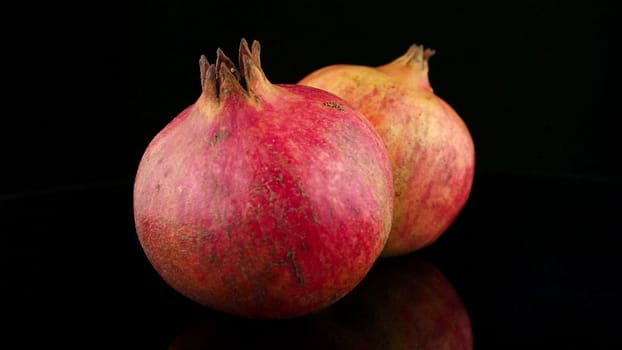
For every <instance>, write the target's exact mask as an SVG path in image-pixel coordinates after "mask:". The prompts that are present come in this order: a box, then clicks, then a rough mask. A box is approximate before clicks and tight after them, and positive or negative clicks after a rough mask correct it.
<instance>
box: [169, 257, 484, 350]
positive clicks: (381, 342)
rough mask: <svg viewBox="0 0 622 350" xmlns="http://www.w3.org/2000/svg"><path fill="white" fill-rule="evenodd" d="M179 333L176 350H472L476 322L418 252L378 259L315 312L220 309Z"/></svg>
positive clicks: (452, 288)
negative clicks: (266, 314)
mask: <svg viewBox="0 0 622 350" xmlns="http://www.w3.org/2000/svg"><path fill="white" fill-rule="evenodd" d="M203 321H204V322H202V323H201V324H199V325H196V326H195V327H193V328H190V329H187V330H185V331H184V332H182V333H181V334H179V335H178V336H177V337H176V338H175V339H174V340H173V342H172V343H171V344H170V347H169V349H170V350H173V349H175V350H180V349H183V350H192V349H217V348H227V349H240V348H247V347H250V346H252V347H258V348H261V347H263V346H265V347H270V348H273V349H274V348H295V349H301V348H302V349H435V350H443V349H447V350H449V349H451V350H455V349H465V350H468V349H472V348H473V338H472V331H471V322H470V319H469V315H468V313H467V310H466V308H465V306H464V304H463V302H462V300H461V299H460V297H459V296H458V294H457V292H456V290H455V288H454V287H453V285H452V284H451V283H450V281H449V280H448V279H447V278H446V277H445V276H444V275H443V273H442V272H441V271H440V269H438V268H437V267H436V266H435V265H433V264H432V263H430V262H429V261H427V260H424V259H422V258H420V257H418V256H414V255H411V256H403V257H397V258H392V259H385V260H380V261H378V262H377V263H376V264H375V265H374V267H373V268H372V269H371V271H370V272H369V274H368V275H367V277H366V278H365V279H364V280H363V281H362V282H361V283H360V284H359V285H358V286H357V287H356V288H355V289H354V290H353V291H352V292H351V293H350V294H348V295H347V296H346V297H345V298H343V299H342V300H340V301H339V302H337V303H336V304H334V305H333V306H331V307H329V308H328V309H325V310H323V311H321V312H318V313H316V314H313V315H309V316H306V317H301V318H297V319H292V320H287V321H285V320H283V321H278V320H277V321H257V320H247V319H239V318H234V317H230V316H226V315H218V316H213V317H210V318H209V319H206V320H203Z"/></svg>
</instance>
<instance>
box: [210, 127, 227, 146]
mask: <svg viewBox="0 0 622 350" xmlns="http://www.w3.org/2000/svg"><path fill="white" fill-rule="evenodd" d="M227 136H229V131H228V130H220V131H219V132H217V133H216V134H214V136H212V138H211V140H210V144H212V145H215V144H217V143H218V142H221V141H222V140H224V139H226V138H227Z"/></svg>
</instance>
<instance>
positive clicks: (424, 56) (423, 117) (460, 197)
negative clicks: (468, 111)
mask: <svg viewBox="0 0 622 350" xmlns="http://www.w3.org/2000/svg"><path fill="white" fill-rule="evenodd" d="M433 54H434V51H432V50H430V49H424V47H423V46H421V45H415V44H413V45H411V46H410V48H409V49H408V51H407V52H406V53H405V54H404V55H402V56H400V57H398V58H397V59H395V60H394V61H392V62H390V63H388V64H385V65H382V66H378V67H370V66H362V65H348V64H336V65H330V66H327V67H324V68H321V69H318V70H317V71H314V72H312V73H310V74H309V75H307V76H306V77H304V78H303V79H302V80H300V81H299V84H301V85H306V86H313V87H317V88H321V89H324V90H326V91H329V92H332V93H334V94H336V95H337V96H339V97H341V98H343V99H345V100H346V101H348V102H349V103H350V104H351V105H352V106H354V107H355V108H356V109H358V110H359V111H360V112H362V113H363V114H364V115H365V116H366V117H367V118H368V119H369V120H370V121H371V122H372V124H373V125H374V126H375V128H376V130H377V131H378V132H379V134H380V136H381V138H382V139H383V141H384V142H385V145H386V147H387V150H388V152H389V158H390V160H391V163H392V164H391V165H392V171H393V180H394V190H395V210H394V217H393V224H392V229H391V234H390V236H389V241H388V243H387V245H386V246H385V248H384V251H383V253H382V255H383V256H395V255H402V254H407V253H410V252H413V251H416V250H418V249H421V248H423V247H425V246H427V245H429V244H431V243H433V242H434V241H436V240H437V239H438V238H439V237H440V236H441V235H442V234H443V232H445V231H446V230H447V228H448V227H449V226H450V225H451V224H452V222H453V221H454V220H455V218H456V217H457V216H458V214H459V213H460V212H461V211H462V209H463V207H464V205H465V204H466V202H467V200H468V197H469V195H470V191H471V185H472V182H473V176H474V166H475V149H474V143H473V140H472V137H471V134H470V132H469V130H468V129H467V126H466V125H465V123H464V121H463V120H462V119H461V117H460V116H459V115H458V114H457V113H456V111H455V110H454V109H453V108H452V107H451V106H450V105H449V104H448V103H446V102H445V101H444V100H443V99H441V98H440V97H438V96H437V95H436V94H435V93H434V92H433V90H432V88H431V86H430V82H429V79H428V60H429V59H430V57H431V56H432V55H433Z"/></svg>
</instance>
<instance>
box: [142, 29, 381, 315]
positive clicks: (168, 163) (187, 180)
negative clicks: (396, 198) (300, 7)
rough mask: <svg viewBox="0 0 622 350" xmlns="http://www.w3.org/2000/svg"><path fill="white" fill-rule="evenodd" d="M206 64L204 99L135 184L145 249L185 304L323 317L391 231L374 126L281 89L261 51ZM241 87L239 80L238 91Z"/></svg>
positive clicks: (308, 93)
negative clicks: (266, 69)
mask: <svg viewBox="0 0 622 350" xmlns="http://www.w3.org/2000/svg"><path fill="white" fill-rule="evenodd" d="M239 58H240V66H239V70H238V69H236V68H235V67H234V65H233V63H232V62H231V61H230V60H229V59H228V58H227V57H226V56H225V55H224V53H222V51H220V50H218V58H217V60H216V64H209V63H208V62H207V60H206V59H205V58H204V57H202V59H201V62H200V66H201V80H202V86H203V92H202V94H201V96H200V97H199V98H198V100H197V101H196V103H194V104H193V105H191V106H189V107H187V108H186V109H185V110H184V111H183V112H181V113H180V114H179V115H178V116H177V117H175V118H174V119H173V120H172V121H171V122H170V123H169V124H168V125H167V126H166V127H165V128H164V129H163V130H162V131H160V132H159V133H158V134H157V135H156V136H155V137H154V139H153V140H152V141H151V143H150V144H149V145H148V147H147V149H146V151H145V153H144V155H143V157H142V159H141V161H140V164H139V167H138V170H137V173H136V178H135V184H134V215H135V224H136V230H137V234H138V238H139V241H140V243H141V246H142V248H143V250H144V252H145V254H146V256H147V258H148V259H149V261H150V262H151V264H152V265H153V267H154V268H155V270H156V271H157V272H158V273H159V274H160V275H161V276H162V278H163V279H164V280H165V281H166V282H167V283H168V284H169V285H170V286H172V287H173V288H174V289H175V290H177V291H178V292H180V293H181V294H183V295H185V296H186V297H188V298H189V299H191V300H194V301H196V302H197V303H200V304H202V305H204V306H207V307H209V308H211V309H214V310H218V311H221V312H225V313H229V314H234V315H238V316H243V317H249V318H291V317H297V316H301V315H305V314H309V313H313V312H315V311H318V310H320V309H322V308H324V307H326V306H328V305H330V304H332V303H334V302H335V301H337V300H338V299H340V298H341V297H343V296H344V295H345V294H347V293H348V292H349V291H350V290H351V289H353V288H354V287H355V286H356V285H357V284H358V283H359V282H360V281H361V280H362V279H363V277H364V276H365V275H366V274H367V272H368V271H369V269H370V268H371V266H372V265H373V263H374V262H375V260H376V259H377V258H378V257H379V255H380V253H381V251H382V249H383V248H384V245H385V244H386V241H387V239H388V234H389V231H390V226H391V220H392V210H393V196H392V193H393V188H392V186H393V185H392V174H391V170H390V162H389V159H388V154H387V151H386V148H385V147H384V145H383V142H382V140H381V139H380V137H379V136H378V134H377V133H376V131H375V130H374V128H373V126H372V125H371V124H370V123H369V122H368V121H367V120H366V119H365V117H364V116H363V115H361V114H360V113H359V112H358V111H356V110H354V109H353V108H352V107H351V106H350V105H348V104H347V103H346V102H345V101H343V100H342V99H340V98H338V97H337V96H334V95H333V94H330V93H328V92H326V91H323V90H319V89H315V88H311V87H305V86H299V85H294V84H271V83H270V82H269V81H268V80H267V78H266V77H265V75H264V73H263V71H262V70H261V67H260V62H259V43H258V42H257V41H255V42H253V45H252V50H251V49H249V48H248V44H247V43H246V41H245V40H242V42H241V44H240V54H239ZM240 79H242V80H241V81H240Z"/></svg>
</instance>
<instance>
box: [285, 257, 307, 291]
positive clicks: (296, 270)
mask: <svg viewBox="0 0 622 350" xmlns="http://www.w3.org/2000/svg"><path fill="white" fill-rule="evenodd" d="M287 258H288V259H289V261H290V263H291V264H292V268H293V269H294V274H296V280H298V284H300V285H301V286H304V285H305V279H304V277H303V276H302V271H301V270H300V266H298V263H297V262H296V252H295V251H293V250H289V251H288V252H287Z"/></svg>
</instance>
